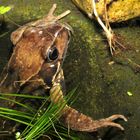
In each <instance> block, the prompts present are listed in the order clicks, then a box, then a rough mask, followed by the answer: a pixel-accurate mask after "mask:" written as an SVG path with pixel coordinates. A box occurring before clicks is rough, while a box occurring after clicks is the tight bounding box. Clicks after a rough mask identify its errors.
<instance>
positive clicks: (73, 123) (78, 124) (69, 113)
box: [50, 70, 127, 132]
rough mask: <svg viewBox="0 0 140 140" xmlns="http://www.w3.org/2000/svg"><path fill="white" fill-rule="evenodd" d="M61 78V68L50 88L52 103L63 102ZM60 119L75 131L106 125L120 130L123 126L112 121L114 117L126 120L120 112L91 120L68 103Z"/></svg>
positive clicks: (91, 129) (87, 130)
mask: <svg viewBox="0 0 140 140" xmlns="http://www.w3.org/2000/svg"><path fill="white" fill-rule="evenodd" d="M63 80H64V78H63V71H62V70H61V71H60V73H59V74H58V76H57V78H56V80H55V83H54V85H53V87H52V88H51V90H50V96H51V100H52V102H54V103H57V102H59V101H60V102H65V100H64V97H63V91H62V90H61V89H62V88H61V85H60V84H61V83H62V81H63ZM60 119H61V121H62V122H63V123H64V124H65V126H67V127H69V128H71V129H73V130H76V131H86V132H93V131H97V130H98V129H100V128H104V127H108V126H112V127H117V128H119V129H121V130H124V128H123V127H122V126H121V125H120V124H118V123H115V122H113V121H114V120H116V119H123V120H124V121H127V119H126V118H125V117H124V116H123V115H120V114H115V115H112V116H110V117H108V118H105V119H100V120H93V119H92V118H91V117H88V116H87V115H84V114H82V113H80V112H78V111H77V110H75V109H74V108H72V107H70V106H68V105H66V106H65V107H64V109H63V112H62V116H61V118H60Z"/></svg>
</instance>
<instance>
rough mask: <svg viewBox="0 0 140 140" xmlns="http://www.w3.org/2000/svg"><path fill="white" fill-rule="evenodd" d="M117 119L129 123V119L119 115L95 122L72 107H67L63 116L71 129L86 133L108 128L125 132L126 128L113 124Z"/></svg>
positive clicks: (63, 119)
mask: <svg viewBox="0 0 140 140" xmlns="http://www.w3.org/2000/svg"><path fill="white" fill-rule="evenodd" d="M116 119H123V120H124V121H127V119H126V118H125V117H124V116H123V115H119V114H116V115H112V116H110V117H108V118H105V119H100V120H93V119H92V118H90V117H88V116H86V115H84V114H81V113H79V112H78V111H76V110H75V109H73V108H71V107H67V109H66V110H65V112H64V114H63V116H62V121H63V122H64V123H65V125H67V126H68V127H69V128H71V129H73V130H76V131H86V132H94V131H97V130H98V129H100V128H104V127H108V126H111V127H116V128H119V129H121V130H124V128H123V127H122V126H121V125H120V124H118V123H115V122H113V121H114V120H116Z"/></svg>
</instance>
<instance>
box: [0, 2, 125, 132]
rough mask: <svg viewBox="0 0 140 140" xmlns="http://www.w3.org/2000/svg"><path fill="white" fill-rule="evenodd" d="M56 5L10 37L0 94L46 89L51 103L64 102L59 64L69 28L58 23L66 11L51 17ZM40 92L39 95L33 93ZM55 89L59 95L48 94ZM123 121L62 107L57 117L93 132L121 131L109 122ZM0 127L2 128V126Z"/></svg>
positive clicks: (68, 124)
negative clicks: (11, 44)
mask: <svg viewBox="0 0 140 140" xmlns="http://www.w3.org/2000/svg"><path fill="white" fill-rule="evenodd" d="M55 9H56V4H54V5H53V7H52V8H51V9H50V11H49V13H48V15H47V16H46V17H44V18H43V19H40V20H37V21H34V22H30V23H28V24H26V25H24V26H21V27H20V28H19V29H17V30H16V31H14V32H13V33H12V34H11V41H12V43H13V44H14V46H15V48H14V50H13V53H12V56H11V58H10V60H9V62H8V64H7V66H6V67H5V69H4V70H3V72H2V75H1V81H0V92H1V93H3V94H4V93H19V94H20V93H30V94H33V95H38V94H39V95H45V94H47V92H48V90H49V91H50V94H51V101H52V102H54V103H57V102H58V98H56V95H58V94H59V96H58V97H59V98H60V99H61V100H64V98H63V91H62V90H61V85H63V81H64V76H63V70H62V64H63V61H64V58H65V56H66V52H67V48H68V43H69V40H70V35H71V28H70V26H68V25H67V24H62V23H60V22H59V19H61V18H63V17H64V16H66V15H67V14H69V13H70V11H66V12H64V13H62V14H61V15H59V16H56V17H55V16H54V15H53V13H54V11H55ZM38 89H40V90H41V92H35V91H36V90H38ZM58 89H59V92H57V93H55V94H52V93H53V91H56V90H58ZM3 106H8V107H11V108H14V105H13V103H9V102H4V103H3ZM118 118H120V119H123V120H125V121H126V120H127V119H126V118H125V117H124V116H123V115H119V114H116V115H112V116H110V117H108V118H105V119H100V120H93V119H92V118H90V117H88V116H86V115H84V114H82V113H80V112H78V111H77V110H75V109H73V108H72V107H70V106H68V105H66V106H65V107H64V109H63V113H62V116H61V120H62V122H63V123H64V124H65V125H66V126H69V127H70V128H71V129H73V130H76V131H86V132H93V131H97V130H98V129H99V128H102V127H107V126H112V127H117V128H119V129H121V130H124V128H123V127H122V126H121V125H120V124H118V123H115V122H113V121H114V120H116V119H118ZM2 125H3V127H6V126H5V125H4V124H3V123H2Z"/></svg>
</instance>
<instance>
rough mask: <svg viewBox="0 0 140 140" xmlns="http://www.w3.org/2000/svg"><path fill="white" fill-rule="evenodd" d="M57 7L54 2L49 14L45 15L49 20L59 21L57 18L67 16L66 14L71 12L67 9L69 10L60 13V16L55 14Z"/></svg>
mask: <svg viewBox="0 0 140 140" xmlns="http://www.w3.org/2000/svg"><path fill="white" fill-rule="evenodd" d="M56 7H57V5H56V4H53V6H52V8H51V9H50V11H49V13H48V15H47V16H46V17H45V18H46V19H47V20H50V21H51V20H53V21H57V20H59V19H61V18H63V17H65V16H66V15H68V14H69V13H70V10H67V11H65V12H63V13H62V14H60V15H58V16H54V12H55V9H56Z"/></svg>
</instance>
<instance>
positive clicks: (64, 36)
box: [0, 22, 70, 92]
mask: <svg viewBox="0 0 140 140" xmlns="http://www.w3.org/2000/svg"><path fill="white" fill-rule="evenodd" d="M21 31H22V34H21ZM19 36H20V38H19ZM17 38H18V39H17ZM69 39H70V29H69V26H67V25H64V24H62V23H59V22H50V23H48V24H46V25H44V26H38V25H37V26H32V24H31V25H30V24H27V26H22V27H20V29H17V30H16V31H14V32H13V33H12V35H11V41H12V42H13V44H14V46H15V47H14V51H13V54H12V56H11V58H10V60H9V62H8V64H7V66H6V68H5V70H4V72H3V74H2V80H1V81H0V82H1V83H0V84H1V87H2V88H1V92H18V91H19V90H20V88H21V87H24V86H25V85H29V84H30V85H31V87H33V88H35V87H38V86H45V87H48V88H50V87H51V85H52V83H53V81H54V80H55V77H56V76H57V74H58V73H59V72H60V70H61V66H62V63H63V61H64V58H65V55H66V52H67V48H68V43H69Z"/></svg>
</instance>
